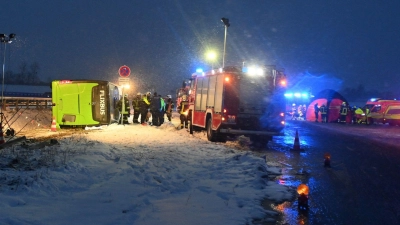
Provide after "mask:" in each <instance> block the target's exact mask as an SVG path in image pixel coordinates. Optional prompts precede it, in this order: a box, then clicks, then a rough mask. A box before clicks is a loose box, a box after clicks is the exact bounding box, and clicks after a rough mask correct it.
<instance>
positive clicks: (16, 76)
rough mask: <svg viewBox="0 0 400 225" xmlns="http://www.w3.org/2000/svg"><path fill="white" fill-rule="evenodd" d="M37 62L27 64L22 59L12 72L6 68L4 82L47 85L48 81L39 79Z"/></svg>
mask: <svg viewBox="0 0 400 225" xmlns="http://www.w3.org/2000/svg"><path fill="white" fill-rule="evenodd" d="M39 71H40V66H39V63H37V62H33V63H31V64H28V63H27V62H25V61H23V62H21V64H20V65H19V66H18V71H17V72H14V71H11V70H7V71H5V73H4V83H5V84H30V85H31V84H33V85H48V84H49V82H45V81H43V80H41V78H40V77H39Z"/></svg>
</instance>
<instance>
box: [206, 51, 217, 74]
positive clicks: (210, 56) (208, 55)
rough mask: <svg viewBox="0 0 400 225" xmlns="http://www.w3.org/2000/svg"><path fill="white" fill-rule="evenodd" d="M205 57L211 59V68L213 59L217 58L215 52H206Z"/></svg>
mask: <svg viewBox="0 0 400 225" xmlns="http://www.w3.org/2000/svg"><path fill="white" fill-rule="evenodd" d="M206 57H207V59H208V60H209V61H211V70H213V69H214V61H215V59H216V58H217V54H216V53H215V52H214V51H210V52H207V55H206Z"/></svg>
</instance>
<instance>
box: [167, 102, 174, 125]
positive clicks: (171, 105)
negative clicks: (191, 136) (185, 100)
mask: <svg viewBox="0 0 400 225" xmlns="http://www.w3.org/2000/svg"><path fill="white" fill-rule="evenodd" d="M173 108H174V101H172V96H171V95H167V100H166V106H165V112H166V114H167V118H168V121H169V122H171V118H172V109H173Z"/></svg>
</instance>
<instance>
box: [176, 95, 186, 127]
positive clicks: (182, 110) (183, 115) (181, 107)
mask: <svg viewBox="0 0 400 225" xmlns="http://www.w3.org/2000/svg"><path fill="white" fill-rule="evenodd" d="M188 110H189V101H188V99H187V96H186V95H183V96H182V101H181V103H180V104H179V106H178V112H179V114H180V116H179V118H180V120H181V124H180V128H181V129H182V128H183V127H185V128H188V125H189V124H188V123H189V120H188Z"/></svg>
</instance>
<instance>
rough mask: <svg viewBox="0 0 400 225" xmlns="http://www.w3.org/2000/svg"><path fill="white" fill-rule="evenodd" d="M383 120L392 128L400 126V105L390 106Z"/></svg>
mask: <svg viewBox="0 0 400 225" xmlns="http://www.w3.org/2000/svg"><path fill="white" fill-rule="evenodd" d="M383 120H384V121H385V122H386V123H389V125H390V126H395V125H398V126H400V105H389V106H388V107H387V109H386V111H385V114H384V115H383Z"/></svg>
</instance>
